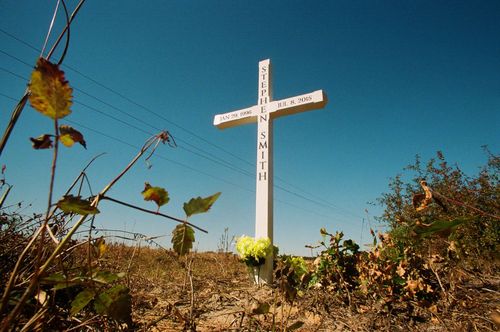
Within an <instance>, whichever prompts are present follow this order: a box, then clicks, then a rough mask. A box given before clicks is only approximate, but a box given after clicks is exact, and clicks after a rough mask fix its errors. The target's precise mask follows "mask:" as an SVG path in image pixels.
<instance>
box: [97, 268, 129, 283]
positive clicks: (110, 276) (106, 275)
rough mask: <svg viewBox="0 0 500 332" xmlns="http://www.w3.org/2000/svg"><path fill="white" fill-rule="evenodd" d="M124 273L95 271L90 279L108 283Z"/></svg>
mask: <svg viewBox="0 0 500 332" xmlns="http://www.w3.org/2000/svg"><path fill="white" fill-rule="evenodd" d="M124 275H125V274H124V273H118V274H117V273H113V272H109V271H96V272H94V274H93V275H92V280H94V281H97V282H100V283H103V284H109V283H111V282H113V281H116V280H118V279H120V278H122V277H123V276H124Z"/></svg>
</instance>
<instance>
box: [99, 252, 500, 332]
mask: <svg viewBox="0 0 500 332" xmlns="http://www.w3.org/2000/svg"><path fill="white" fill-rule="evenodd" d="M102 264H103V265H104V266H107V268H112V269H116V270H119V271H128V277H127V282H128V284H129V287H130V289H131V293H132V297H133V303H132V306H133V320H134V323H135V328H136V329H138V330H147V331H182V330H196V331H272V330H276V331H284V330H293V329H294V328H297V329H296V330H297V331H374V330H377V331H496V330H498V326H497V325H496V324H495V317H496V316H495V312H498V310H499V309H500V301H499V298H500V297H499V296H498V295H499V285H500V278H499V277H498V275H497V273H496V272H495V269H492V270H490V271H489V272H488V273H487V274H481V273H480V272H479V271H464V270H460V271H453V273H451V274H450V275H449V276H447V277H446V278H447V280H443V283H445V282H446V284H449V285H451V286H450V287H449V288H448V289H446V290H445V293H443V294H442V295H443V296H442V297H443V299H442V300H441V301H440V302H439V303H438V305H437V306H436V307H435V308H431V309H424V308H420V307H418V306H414V305H411V306H406V305H397V306H394V307H393V308H391V309H390V310H387V308H383V307H382V306H378V305H377V304H376V303H371V304H370V305H368V302H366V299H362V298H358V299H357V301H354V304H353V305H352V306H351V307H349V306H347V305H346V304H344V303H343V302H341V301H339V300H338V298H337V297H336V296H335V295H334V294H329V293H328V292H326V291H324V290H310V291H307V292H306V293H305V294H304V296H302V297H300V298H298V299H297V300H296V301H295V302H294V303H293V304H290V303H287V302H286V301H285V300H284V298H283V297H282V295H281V294H280V293H279V291H278V289H276V288H273V287H267V286H264V287H258V286H255V285H253V284H252V283H251V281H250V276H249V274H248V271H247V268H246V266H245V265H244V264H243V263H241V262H239V260H238V258H237V257H236V256H235V255H232V254H222V253H193V254H190V255H189V256H187V257H181V258H179V257H177V256H176V255H175V254H174V253H172V252H169V251H165V250H160V249H151V248H147V247H127V246H123V245H114V246H110V248H109V250H108V252H107V254H106V255H105V257H104V259H103V260H102ZM189 267H191V271H192V272H191V275H192V280H190V278H189V273H188V271H189ZM451 279H453V280H451ZM191 281H192V288H191ZM262 303H267V304H269V306H270V308H269V311H268V312H267V313H265V314H260V313H259V309H261V308H262V306H261V305H262Z"/></svg>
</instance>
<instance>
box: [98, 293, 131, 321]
mask: <svg viewBox="0 0 500 332" xmlns="http://www.w3.org/2000/svg"><path fill="white" fill-rule="evenodd" d="M94 309H95V311H96V312H97V313H98V314H99V315H108V316H109V317H111V318H113V319H116V320H117V321H121V322H126V323H131V322H132V297H131V296H130V293H129V289H128V288H127V287H126V286H124V285H116V286H114V287H112V288H110V289H108V290H107V291H105V292H103V293H101V294H99V295H98V296H97V298H96V299H95V301H94Z"/></svg>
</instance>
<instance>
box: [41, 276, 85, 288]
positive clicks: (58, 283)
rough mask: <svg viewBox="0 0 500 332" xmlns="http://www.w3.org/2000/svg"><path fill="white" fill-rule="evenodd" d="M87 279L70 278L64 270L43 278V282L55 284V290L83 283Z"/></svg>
mask: <svg viewBox="0 0 500 332" xmlns="http://www.w3.org/2000/svg"><path fill="white" fill-rule="evenodd" d="M84 281H85V279H84V278H81V277H73V278H69V277H67V276H65V275H64V274H63V273H62V272H57V273H54V274H51V275H50V276H47V277H45V278H43V279H42V280H41V282H42V284H47V285H54V287H53V288H52V289H53V290H58V289H64V288H68V287H73V286H77V285H80V284H82V283H83V282H84Z"/></svg>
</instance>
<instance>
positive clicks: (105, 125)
mask: <svg viewBox="0 0 500 332" xmlns="http://www.w3.org/2000/svg"><path fill="white" fill-rule="evenodd" d="M76 3H77V2H76V1H73V0H72V1H69V0H68V7H69V9H70V11H71V10H72V9H73V8H74V7H75V5H76ZM54 6H55V1H39V0H36V1H35V0H26V1H18V0H0V29H1V31H0V110H1V112H0V123H1V125H2V126H1V130H2V132H3V130H4V128H5V125H6V123H7V122H8V119H9V117H10V113H11V111H12V109H13V107H14V105H15V104H16V102H15V101H13V100H11V99H10V98H16V99H17V98H20V97H21V95H22V93H23V91H24V88H25V86H26V83H27V80H26V78H28V77H29V75H30V72H31V68H30V67H29V66H27V65H26V64H23V63H22V62H25V63H28V64H34V63H35V61H36V58H37V56H38V53H37V51H35V50H34V49H32V48H31V47H29V46H28V45H31V46H32V47H35V48H38V49H40V48H41V46H42V45H43V41H44V38H45V33H46V30H47V28H48V26H49V23H50V20H51V16H52V10H53V8H54ZM62 18H63V16H62V15H59V16H58V18H57V20H56V24H55V28H54V29H55V30H54V31H55V33H54V36H53V37H52V38H51V41H53V40H54V38H55V35H57V34H58V32H59V31H60V29H61V26H62V24H63V19H62ZM13 37H14V38H13ZM499 37H500V2H499V1H434V0H433V1H423V0H422V1H146V2H143V1H130V0H127V1H91V0H88V1H87V2H86V3H85V4H84V6H83V7H82V9H81V11H80V12H79V14H78V15H77V17H76V19H75V21H74V23H73V25H72V26H71V41H70V45H69V51H68V54H67V57H66V60H65V61H64V65H67V66H63V69H64V70H65V72H66V78H67V79H68V80H69V81H70V84H71V85H72V86H73V87H74V89H75V91H74V101H75V104H74V105H73V107H72V110H73V114H71V115H70V116H69V117H67V120H69V121H73V122H72V123H69V124H71V125H72V126H74V127H75V128H77V129H79V130H80V131H81V132H83V133H84V135H85V137H86V140H87V147H88V149H87V150H84V149H83V148H81V147H80V146H75V147H73V148H72V149H62V152H61V158H60V161H59V164H58V178H57V182H56V196H58V195H61V194H62V193H63V192H64V190H65V188H66V187H67V186H68V185H69V184H70V183H71V181H72V180H73V178H74V177H75V176H76V175H77V174H78V173H79V171H80V169H81V168H82V167H83V165H84V164H85V163H86V162H87V161H88V160H90V159H91V158H92V157H93V156H95V155H97V154H99V153H101V152H106V153H107V154H106V155H105V156H103V157H101V158H99V159H98V160H97V161H96V163H95V164H94V165H93V167H92V168H91V169H90V170H89V172H88V175H89V178H90V181H91V184H92V190H93V191H94V192H97V191H99V190H100V189H102V187H103V186H104V185H105V184H106V183H108V182H109V181H110V180H111V179H112V178H113V177H114V176H115V175H116V174H117V173H118V172H119V171H120V170H121V169H122V168H123V167H124V166H125V165H126V164H127V163H128V161H129V160H130V159H131V158H132V157H133V156H134V155H135V153H136V150H134V149H133V148H131V147H130V146H128V145H126V144H124V143H123V142H127V143H128V144H131V145H133V146H140V145H142V143H143V142H144V141H145V139H146V138H147V137H148V134H149V133H151V134H154V133H157V132H158V130H159V129H166V130H169V131H170V132H171V134H172V135H173V136H174V137H175V138H176V141H177V143H178V145H179V147H178V148H177V149H171V148H168V147H167V146H162V147H161V149H160V150H159V151H158V157H155V158H153V159H152V164H153V167H152V168H151V169H149V170H148V169H147V166H146V164H145V163H144V162H140V163H138V164H137V166H136V167H135V168H134V169H133V171H132V172H130V173H129V174H128V175H127V176H126V177H125V178H124V179H123V180H122V181H121V182H120V183H119V184H118V185H117V186H116V187H115V188H114V189H113V190H112V191H111V192H110V193H109V195H110V196H112V197H115V198H117V199H121V200H124V201H128V202H130V203H133V204H137V205H140V206H143V207H149V208H152V209H154V208H155V207H154V204H152V203H150V202H144V201H143V200H142V197H141V195H140V192H141V191H142V189H143V186H144V182H145V181H148V182H150V183H151V184H153V185H156V186H163V187H165V188H166V189H167V190H168V191H169V192H170V196H171V198H172V199H171V202H170V203H169V204H168V205H167V206H164V207H163V208H162V209H161V211H162V212H164V213H167V214H171V215H174V216H178V217H183V211H182V203H183V202H185V201H187V200H189V199H190V198H191V197H194V196H199V195H201V196H206V195H210V194H212V193H215V192H217V191H221V192H222V195H221V197H220V199H219V201H218V202H217V203H216V204H215V205H214V207H213V208H212V210H211V211H210V212H209V213H208V214H205V215H196V216H193V217H192V218H191V221H192V222H193V223H195V224H197V225H199V226H201V227H204V228H206V229H208V230H209V234H208V235H205V234H201V233H200V232H197V242H198V244H197V247H198V248H199V249H200V250H216V249H217V242H218V240H219V237H220V236H221V234H222V233H223V231H224V228H225V227H228V228H229V233H230V234H235V235H241V234H247V235H253V234H254V213H255V212H254V209H255V206H254V204H255V197H254V196H255V193H254V192H255V178H254V175H253V174H254V173H255V170H254V166H253V165H254V164H255V157H256V152H255V149H256V132H257V128H256V126H255V125H246V126H242V127H236V128H230V129H226V130H223V131H220V130H218V129H217V128H215V127H213V125H212V121H213V116H214V115H215V114H218V113H224V112H229V111H232V110H236V109H240V108H245V107H249V106H252V105H254V104H255V103H256V102H257V69H258V62H259V61H260V60H263V59H266V58H270V59H271V61H272V64H273V73H274V80H273V87H274V98H275V99H282V98H287V97H291V96H295V95H298V94H302V93H306V92H310V91H313V90H317V89H323V90H325V91H326V93H327V94H328V97H329V103H328V105H327V106H326V108H324V109H322V110H316V111H313V112H308V113H303V114H298V115H294V116H290V117H283V118H280V119H278V120H277V121H275V124H274V126H275V132H274V142H275V145H274V149H275V151H274V152H275V175H276V179H275V183H276V185H277V186H279V188H276V189H275V224H274V230H275V243H276V244H277V245H278V246H280V248H281V252H287V253H295V254H306V253H308V250H306V249H305V248H304V245H305V244H311V243H314V242H316V241H317V240H318V239H320V235H319V229H320V228H321V227H326V228H327V229H328V230H330V231H335V230H343V231H344V232H345V234H346V235H347V236H348V237H352V238H353V239H355V240H357V241H360V240H361V237H362V236H363V242H365V243H366V242H369V241H368V237H369V236H368V232H367V230H366V227H365V229H364V231H363V232H362V225H363V219H364V220H365V224H366V223H367V221H368V219H369V220H370V222H371V223H372V226H373V224H374V223H375V221H374V217H375V216H377V215H379V214H380V211H381V210H380V208H379V207H376V206H373V205H370V204H369V202H374V201H375V200H376V198H377V197H379V196H380V194H381V193H383V192H387V191H388V186H387V185H388V182H389V179H390V178H391V177H394V176H395V175H396V174H397V173H398V172H401V170H402V168H403V167H404V166H406V165H408V164H409V163H411V162H412V161H413V160H414V156H415V155H416V154H420V155H421V156H422V157H423V158H424V159H428V158H430V157H433V156H434V154H435V152H436V151H437V150H442V151H443V152H444V154H445V156H446V157H447V158H448V160H449V161H450V162H456V163H458V164H459V165H460V166H461V167H462V168H463V169H464V170H465V171H466V172H467V173H469V174H475V173H476V172H477V170H478V166H480V165H483V164H484V163H485V160H486V156H485V154H484V153H483V152H482V150H481V146H482V145H485V144H487V145H489V148H490V149H491V150H492V151H493V152H495V153H498V152H499V148H500V145H499V142H500V134H499V132H500V131H499V125H500V111H499V110H500V42H499ZM16 38H17V39H16ZM57 54H60V52H59V53H57ZM56 58H57V56H56ZM19 60H21V61H22V62H20V61H19ZM74 69H76V70H77V71H75V70H74ZM81 74H84V75H85V76H87V77H90V78H92V80H93V81H91V80H89V79H87V78H85V77H84V76H82V75H81ZM19 76H20V77H21V78H25V79H21V78H19ZM96 82H97V83H96ZM103 86H105V87H108V88H111V89H112V90H113V91H115V92H118V93H119V94H121V95H123V96H126V97H127V98H128V99H129V100H126V99H124V98H122V97H120V95H118V94H116V93H114V92H113V91H111V90H110V89H106V88H103ZM130 100H131V101H133V103H131V102H130ZM138 105H140V106H138ZM103 113H104V114H106V115H107V116H106V115H103ZM127 114H128V115H127ZM116 119H119V120H120V121H118V120H116ZM62 122H63V123H65V121H62ZM66 123H68V122H66ZM51 128H52V125H51V121H50V120H48V119H47V118H45V117H43V116H41V115H40V114H38V113H37V112H36V111H34V110H33V109H31V108H30V107H27V108H26V109H25V110H24V113H23V114H22V116H21V118H20V120H19V123H18V125H17V127H16V128H15V130H14V133H13V135H12V137H11V140H10V142H9V144H8V146H7V147H6V149H5V150H4V153H3V154H2V156H1V157H0V158H1V159H0V164H5V165H6V167H7V173H6V176H7V181H8V182H9V183H11V184H13V185H14V189H13V193H12V195H11V197H10V202H11V203H14V202H17V201H19V200H22V201H23V202H24V204H31V207H27V208H26V209H25V210H24V212H25V213H26V214H29V213H30V212H32V211H41V210H43V209H44V208H45V206H46V200H47V191H48V183H49V174H50V160H51V158H52V152H51V151H50V150H44V151H35V150H32V148H31V143H30V141H29V137H36V136H38V135H40V134H42V133H45V132H50V131H51ZM88 128H90V129H88ZM91 129H92V130H91ZM101 133H105V134H106V135H108V136H110V137H112V138H110V137H106V136H103V135H102V134H101ZM214 160H215V162H214ZM228 164H229V166H228ZM249 173H250V175H248V174H249ZM282 188H284V189H285V190H283V189H282ZM303 197H305V198H306V199H304V198H303ZM100 209H101V211H102V213H101V214H100V215H99V216H98V218H97V225H98V227H105V228H111V229H124V230H127V231H136V232H141V233H144V234H146V235H150V236H154V235H166V234H170V232H171V230H172V229H173V227H174V226H175V224H174V223H172V222H169V221H164V220H163V219H160V218H157V217H154V216H149V215H144V214H141V213H136V212H135V211H132V210H129V209H127V208H122V207H120V206H115V205H112V204H111V203H108V202H104V203H102V205H101V206H100ZM365 209H367V210H368V214H366V213H365ZM365 226H366V225H365ZM169 240H170V238H169V237H163V238H162V239H161V240H160V242H161V243H162V244H164V245H165V246H168V245H169Z"/></svg>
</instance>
